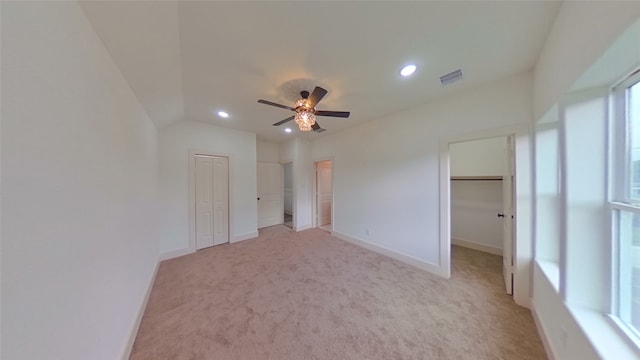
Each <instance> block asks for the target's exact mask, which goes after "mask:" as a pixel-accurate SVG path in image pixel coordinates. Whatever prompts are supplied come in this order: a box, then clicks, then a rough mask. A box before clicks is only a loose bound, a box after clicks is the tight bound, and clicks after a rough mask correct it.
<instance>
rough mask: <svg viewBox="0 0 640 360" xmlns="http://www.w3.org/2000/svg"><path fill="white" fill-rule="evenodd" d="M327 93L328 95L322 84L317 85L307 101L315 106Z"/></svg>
mask: <svg viewBox="0 0 640 360" xmlns="http://www.w3.org/2000/svg"><path fill="white" fill-rule="evenodd" d="M325 95H327V90H325V89H323V88H321V87H320V86H316V88H315V89H313V92H312V93H311V95H309V100H308V101H307V103H308V104H309V106H311V107H315V106H316V104H317V103H319V102H320V100H322V98H323V97H324V96H325Z"/></svg>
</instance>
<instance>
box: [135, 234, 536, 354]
mask: <svg viewBox="0 0 640 360" xmlns="http://www.w3.org/2000/svg"><path fill="white" fill-rule="evenodd" d="M500 269H501V258H500V257H498V256H495V255H491V254H486V253H482V252H478V251H475V250H470V249H465V248H460V247H454V249H453V276H452V278H451V279H449V280H447V279H443V278H440V277H437V276H435V275H431V274H429V273H427V272H424V271H422V270H419V269H416V268H413V267H411V266H409V265H405V264H403V263H401V262H398V261H395V260H392V259H390V258H387V257H385V256H382V255H378V254H376V253H374V252H371V251H368V250H365V249H363V248H360V247H357V246H355V245H352V244H349V243H346V242H344V241H342V240H338V239H336V238H333V237H331V236H330V234H328V233H327V232H325V231H321V230H316V229H312V230H306V231H302V232H299V233H295V232H293V231H291V229H289V228H287V227H285V226H282V225H278V226H274V227H270V228H266V229H261V230H260V237H259V238H257V239H254V240H247V241H243V242H240V243H237V244H232V245H221V246H217V247H214V248H210V249H206V250H201V251H198V252H197V253H195V254H192V255H188V256H184V257H181V258H177V259H172V260H168V261H165V262H163V263H162V264H161V266H160V269H159V271H158V275H157V278H156V282H155V284H154V287H153V290H152V293H151V298H150V300H149V303H148V306H147V309H146V311H145V314H144V318H143V321H142V324H141V327H140V330H139V332H138V335H137V338H136V342H135V345H134V348H133V352H132V355H131V359H274V360H276V359H277V360H286V359H296V360H297V359H544V358H545V355H544V350H543V348H542V345H541V342H540V339H539V337H538V334H537V332H536V329H535V326H534V323H533V319H532V317H531V314H530V312H529V311H528V310H527V309H525V308H521V307H519V306H517V305H515V303H514V302H513V300H512V298H511V297H510V296H508V295H506V294H505V293H504V291H503V289H502V283H501V282H502V275H501V273H500Z"/></svg>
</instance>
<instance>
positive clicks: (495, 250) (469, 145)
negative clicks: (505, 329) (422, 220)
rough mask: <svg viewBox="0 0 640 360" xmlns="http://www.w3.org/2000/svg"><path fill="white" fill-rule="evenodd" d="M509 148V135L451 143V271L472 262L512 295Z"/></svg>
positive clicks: (511, 197) (511, 155) (511, 174)
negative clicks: (469, 260)
mask: <svg viewBox="0 0 640 360" xmlns="http://www.w3.org/2000/svg"><path fill="white" fill-rule="evenodd" d="M512 143H513V141H512V137H511V136H502V137H493V138H486V139H478V140H469V141H462V142H455V143H451V144H449V165H450V189H451V192H450V204H451V225H450V226H451V244H452V246H453V247H452V249H451V254H452V256H451V261H452V266H453V267H454V268H455V267H456V266H457V265H458V264H456V261H457V259H464V258H465V257H467V258H468V257H474V258H476V259H477V260H478V262H477V264H483V266H482V269H480V270H482V271H484V272H485V275H486V276H485V277H486V278H487V279H493V280H494V281H496V285H499V281H500V275H501V274H502V278H503V279H504V288H505V291H506V292H507V293H508V294H512V293H513V270H512V268H513V253H512V249H513V244H512V242H513V232H512V229H513V226H512V224H511V222H512V219H513V217H512V215H513V210H512V209H513V204H512V199H513V196H512V194H513V186H512V180H513V172H512V168H513V166H511V163H512V158H513V151H512V150H511V144H512ZM468 249H472V250H473V251H471V250H468ZM462 253H464V255H462ZM480 258H482V261H480ZM460 261H462V260H460Z"/></svg>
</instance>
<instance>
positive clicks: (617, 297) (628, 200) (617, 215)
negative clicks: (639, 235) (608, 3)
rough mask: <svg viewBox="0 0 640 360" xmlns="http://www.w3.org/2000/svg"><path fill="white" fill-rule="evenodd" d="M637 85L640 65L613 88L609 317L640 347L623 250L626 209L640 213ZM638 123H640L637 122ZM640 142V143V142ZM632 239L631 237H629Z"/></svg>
mask: <svg viewBox="0 0 640 360" xmlns="http://www.w3.org/2000/svg"><path fill="white" fill-rule="evenodd" d="M633 86H640V68H639V69H637V70H635V71H634V72H632V73H631V74H630V75H629V76H627V77H626V78H625V79H624V80H623V81H621V82H619V83H618V84H616V85H615V86H614V87H613V91H612V96H611V98H612V106H611V108H612V113H611V116H610V134H611V135H610V137H609V143H610V146H609V148H610V156H609V159H610V166H609V176H608V182H609V184H610V186H609V196H608V197H609V199H608V201H607V202H608V204H607V205H608V206H607V207H608V209H607V214H608V222H609V229H610V249H611V254H610V255H611V258H610V270H611V286H610V294H609V309H608V310H609V314H608V315H609V317H610V318H611V319H612V320H613V322H614V323H615V324H616V325H617V327H618V328H619V329H620V330H622V332H623V333H624V334H625V336H626V337H627V339H628V340H630V341H631V342H633V343H634V344H635V346H636V347H638V348H640V328H636V327H635V326H634V325H632V324H631V322H630V321H629V322H627V321H625V320H624V319H630V317H631V306H625V305H624V304H623V301H622V299H625V298H627V299H628V298H630V297H631V289H626V288H623V287H622V286H621V284H623V283H624V281H627V283H630V278H629V277H630V272H629V271H624V269H625V268H630V267H631V265H630V264H628V261H629V259H628V257H625V256H622V253H621V250H622V249H623V248H627V247H628V246H630V245H631V244H624V243H623V241H624V240H622V236H621V234H620V232H621V228H622V226H623V223H622V212H627V213H629V214H631V216H633V215H637V216H640V199H633V197H632V190H631V184H632V179H631V174H632V171H633V165H632V164H631V158H632V150H631V145H632V143H631V131H632V128H631V121H630V119H629V117H628V115H629V108H630V106H631V104H630V102H629V99H630V96H629V92H630V89H631V88H632V87H633ZM636 126H640V124H637V125H636ZM638 145H640V144H638ZM628 240H629V241H630V240H631V239H628Z"/></svg>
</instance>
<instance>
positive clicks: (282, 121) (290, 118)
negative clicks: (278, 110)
mask: <svg viewBox="0 0 640 360" xmlns="http://www.w3.org/2000/svg"><path fill="white" fill-rule="evenodd" d="M293 118H295V115H294V116H289V117H288V118H286V119H284V120H280V121H278V122H277V123H275V124H273V126H280V125H282V124H284V123H286V122H287V121H291V120H293Z"/></svg>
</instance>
